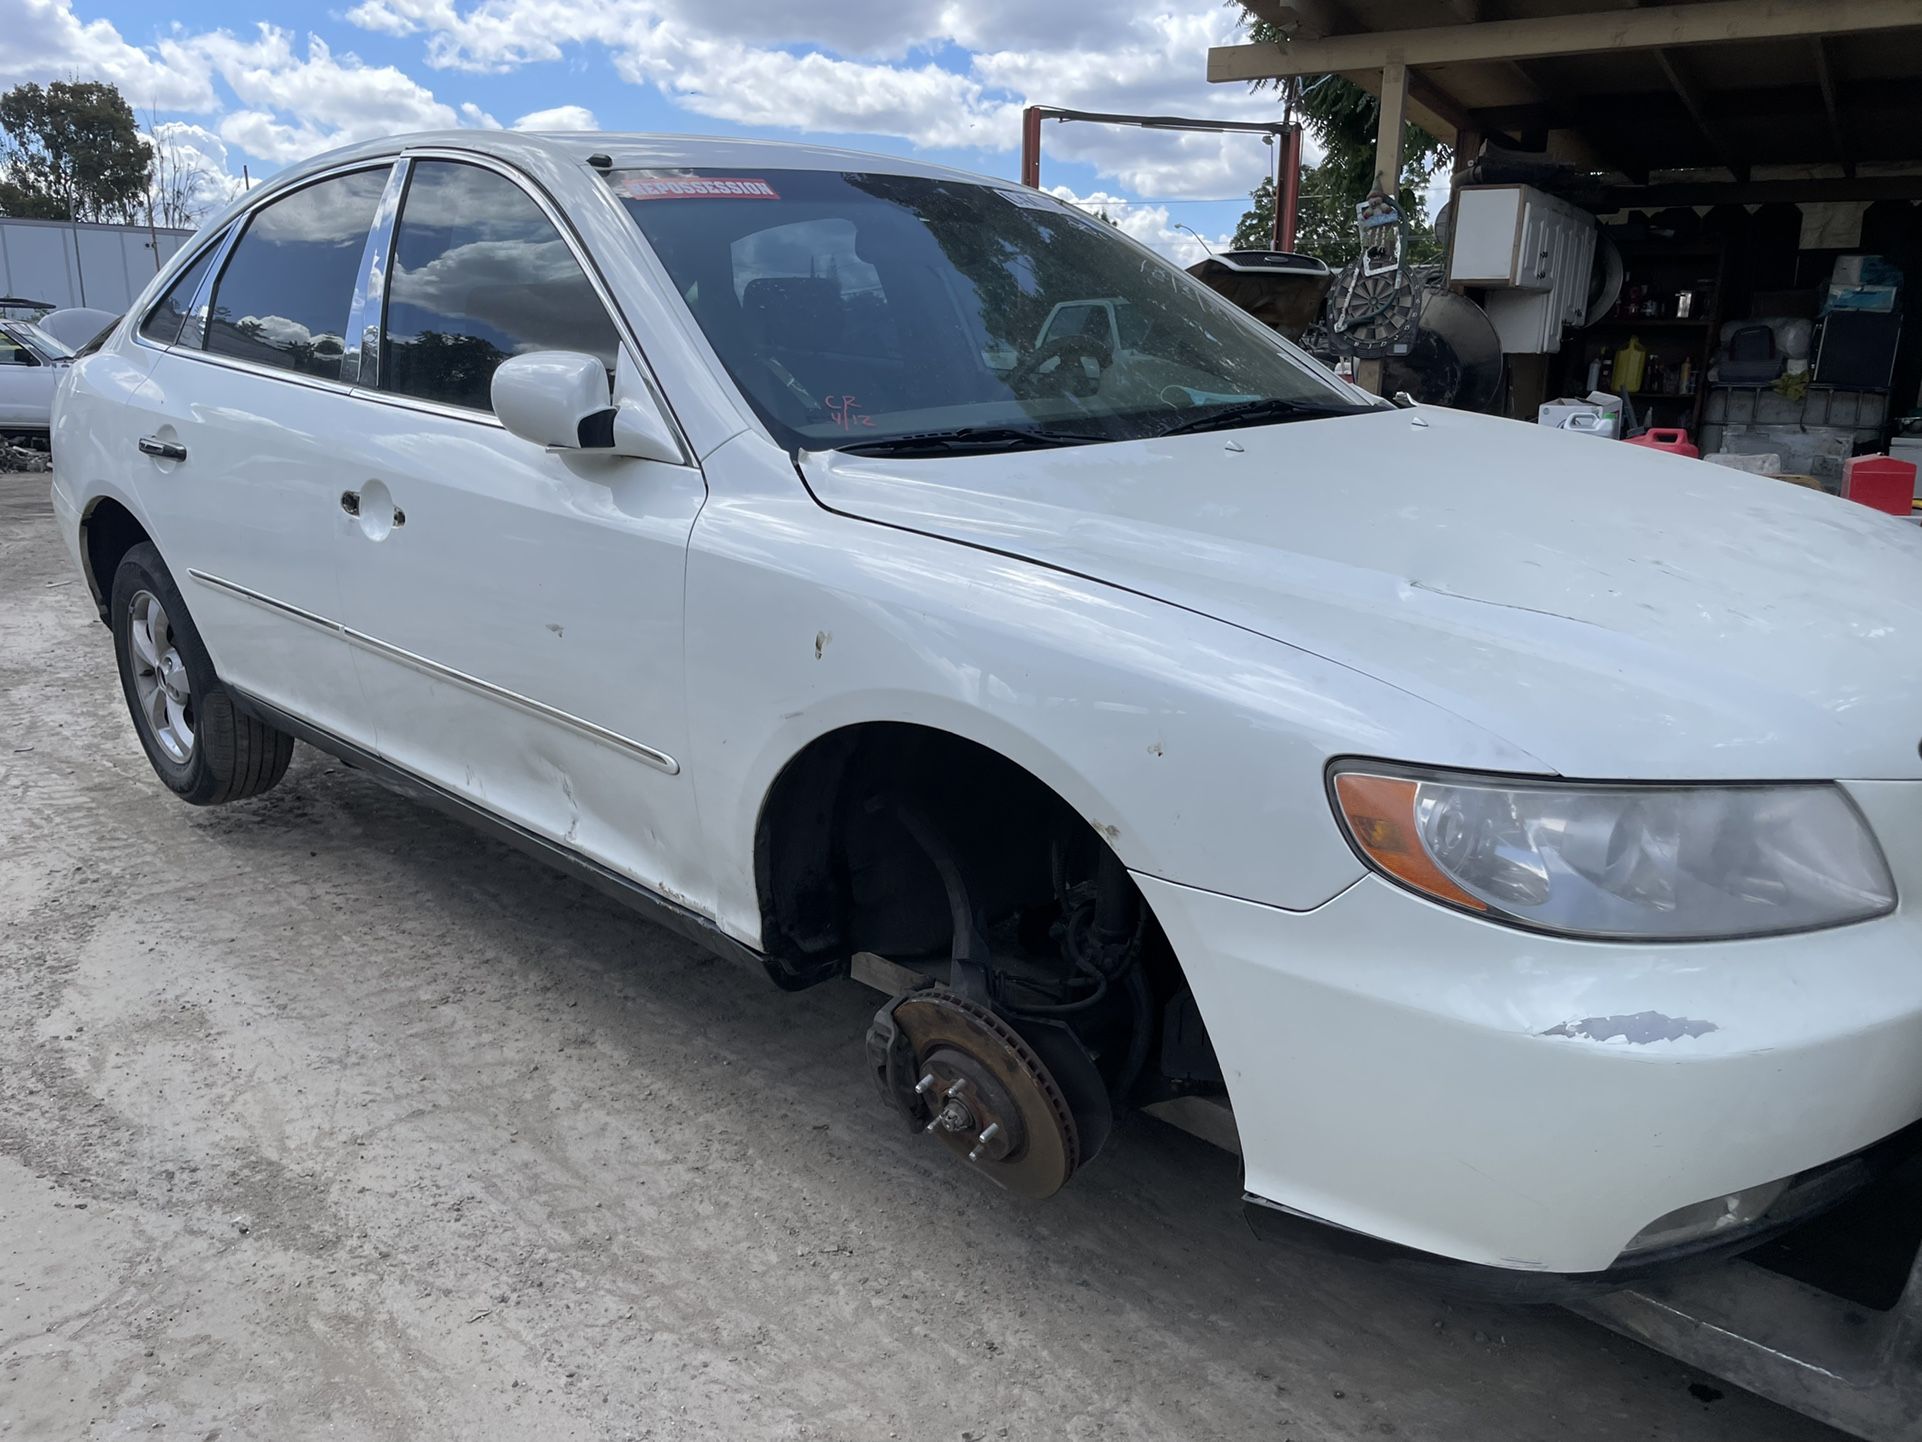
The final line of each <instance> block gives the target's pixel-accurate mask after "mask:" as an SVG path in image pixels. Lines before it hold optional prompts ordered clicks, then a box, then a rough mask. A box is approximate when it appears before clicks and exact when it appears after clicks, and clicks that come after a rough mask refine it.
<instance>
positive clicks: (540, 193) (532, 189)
mask: <svg viewBox="0 0 1922 1442" xmlns="http://www.w3.org/2000/svg"><path fill="white" fill-rule="evenodd" d="M402 158H403V159H408V160H451V161H454V162H456V163H458V164H462V165H477V166H479V167H481V168H482V169H483V170H491V171H493V172H494V173H495V174H497V175H501V176H505V177H506V178H507V179H508V180H509V181H510V182H512V183H513V184H514V185H517V186H519V187H520V189H521V190H522V191H523V192H525V193H526V194H527V196H528V197H529V198H530V199H532V200H533V202H534V204H535V205H536V206H538V207H539V208H540V211H541V213H542V214H543V215H545V216H546V217H547V220H548V223H549V224H551V225H552V226H553V227H554V229H555V231H556V233H558V234H559V236H560V238H561V242H562V243H563V244H564V245H566V247H567V249H568V253H569V254H570V255H572V256H573V257H574V261H575V263H576V264H577V265H579V266H580V268H581V273H582V274H583V275H585V276H586V277H587V283H588V284H589V285H591V286H592V287H593V288H594V294H595V295H596V296H598V297H599V298H600V302H601V307H602V309H604V310H605V311H606V312H607V314H608V317H609V318H610V319H611V320H612V321H613V322H614V330H615V333H616V335H617V336H618V338H619V339H620V340H621V341H622V342H624V343H625V344H626V346H627V349H628V351H629V353H630V355H631V356H632V358H633V360H634V373H635V374H636V375H637V376H639V377H640V381H641V384H642V385H644V386H646V387H647V390H648V394H649V395H650V396H652V397H653V400H654V403H655V404H656V405H658V406H659V407H660V408H661V414H662V415H664V416H666V417H667V421H668V424H669V425H670V426H671V427H673V430H674V440H675V443H676V444H677V445H678V446H679V447H680V451H681V461H680V463H681V464H682V465H684V466H693V465H695V464H696V462H695V458H694V447H693V446H692V445H691V444H690V443H689V441H688V438H687V432H686V431H685V430H684V429H683V428H682V426H681V418H680V417H679V416H677V415H676V414H675V413H674V407H673V406H672V405H671V404H670V403H669V402H668V399H667V392H666V390H664V389H663V388H662V386H661V383H660V377H658V376H657V375H655V373H654V367H653V366H652V365H651V364H650V363H649V361H648V359H647V351H646V350H645V349H644V348H643V347H642V345H641V340H640V335H639V333H638V332H637V331H636V330H635V329H634V327H633V326H632V325H631V324H630V323H629V322H628V319H627V313H626V312H625V311H623V310H622V309H621V306H620V302H619V301H618V300H617V299H615V296H614V292H613V289H612V287H610V286H609V285H608V283H607V279H606V277H604V276H603V275H602V274H601V269H600V267H599V266H598V265H597V264H595V262H594V257H593V254H592V253H591V252H590V251H589V250H588V248H587V246H586V244H585V243H584V242H583V241H582V240H581V237H580V232H579V231H577V230H576V229H575V228H574V222H573V221H572V220H570V219H569V218H568V216H567V214H566V213H565V212H564V211H562V209H561V208H560V207H559V206H558V205H556V204H555V203H554V200H553V197H551V196H550V195H548V193H547V191H546V190H545V189H544V188H543V187H542V186H541V185H540V183H539V182H538V181H536V180H534V178H533V177H532V176H530V175H528V174H527V173H526V172H525V171H522V170H519V169H516V168H515V167H514V166H513V165H511V164H509V163H508V162H507V161H504V160H501V159H499V158H498V157H496V156H492V155H487V154H483V153H482V152H480V151H477V150H458V149H455V148H454V147H452V146H447V145H428V146H420V147H410V148H409V149H407V150H406V151H404V152H403V153H402ZM396 228H398V224H397V226H396ZM449 410H450V411H452V412H454V413H456V414H460V415H464V416H469V417H472V416H475V415H478V414H481V413H480V412H476V411H470V410H467V409H465V408H464V407H449Z"/></svg>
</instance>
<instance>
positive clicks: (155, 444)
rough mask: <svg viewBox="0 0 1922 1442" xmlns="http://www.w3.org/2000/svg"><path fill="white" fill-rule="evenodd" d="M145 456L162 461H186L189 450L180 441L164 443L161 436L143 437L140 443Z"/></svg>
mask: <svg viewBox="0 0 1922 1442" xmlns="http://www.w3.org/2000/svg"><path fill="white" fill-rule="evenodd" d="M138 444H139V446H140V453H141V454H142V455H143V456H152V457H154V458H155V459H156V460H162V461H184V460H186V459H187V448H186V447H185V446H183V445H181V444H180V442H179V441H163V440H161V439H160V437H159V436H142V437H141V438H140V440H139V442H138Z"/></svg>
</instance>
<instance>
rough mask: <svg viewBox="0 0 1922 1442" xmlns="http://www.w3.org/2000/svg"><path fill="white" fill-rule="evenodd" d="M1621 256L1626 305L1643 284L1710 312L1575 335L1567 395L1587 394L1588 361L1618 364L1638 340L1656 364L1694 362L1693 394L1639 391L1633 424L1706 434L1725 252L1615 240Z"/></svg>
mask: <svg viewBox="0 0 1922 1442" xmlns="http://www.w3.org/2000/svg"><path fill="white" fill-rule="evenodd" d="M1612 238H1613V239H1614V240H1615V244H1616V247H1617V248H1618V249H1619V250H1620V251H1621V253H1622V266H1623V269H1624V271H1625V272H1626V278H1625V280H1624V282H1623V287H1622V292H1623V297H1624V303H1625V302H1626V297H1627V294H1628V291H1629V288H1630V287H1631V286H1634V285H1645V286H1647V287H1648V288H1649V290H1650V292H1651V293H1652V294H1653V295H1655V296H1657V297H1660V298H1661V300H1662V301H1663V303H1664V304H1667V303H1671V302H1672V300H1673V297H1674V296H1675V294H1676V292H1678V291H1684V290H1688V291H1694V292H1695V294H1696V302H1697V304H1700V305H1706V306H1707V307H1708V309H1707V311H1706V313H1705V314H1702V315H1691V316H1674V315H1668V316H1663V315H1655V316H1630V315H1620V316H1618V315H1606V316H1603V317H1601V318H1600V319H1599V320H1596V321H1594V322H1592V323H1591V324H1590V325H1588V326H1586V327H1584V328H1583V329H1581V330H1579V331H1575V332H1573V333H1571V334H1570V336H1569V337H1568V339H1567V341H1566V342H1565V343H1564V345H1563V347H1562V355H1563V357H1564V361H1563V369H1562V373H1561V381H1560V385H1561V389H1560V391H1559V392H1558V393H1559V394H1562V395H1586V394H1587V393H1588V387H1587V385H1586V384H1585V382H1586V380H1587V376H1588V367H1589V363H1590V362H1591V361H1593V360H1594V359H1596V357H1598V356H1605V357H1608V358H1610V359H1611V360H1612V359H1613V357H1614V355H1615V353H1616V352H1617V351H1618V350H1620V349H1621V348H1622V347H1623V346H1624V345H1626V344H1627V343H1628V340H1629V337H1630V336H1639V337H1640V338H1641V341H1642V344H1643V345H1644V346H1645V347H1646V348H1647V350H1648V354H1649V358H1650V360H1651V361H1655V360H1660V361H1662V362H1664V363H1666V364H1667V365H1670V366H1673V367H1679V366H1680V365H1681V363H1682V361H1683V360H1688V361H1689V362H1690V363H1691V370H1692V375H1691V377H1690V381H1691V389H1689V390H1688V391H1686V392H1682V391H1671V390H1659V391H1658V390H1649V389H1642V390H1635V391H1630V392H1629V393H1628V398H1629V400H1630V402H1631V403H1632V404H1633V405H1634V407H1635V413H1636V414H1635V419H1636V421H1637V422H1638V423H1639V424H1641V425H1644V426H1649V425H1664V426H1676V425H1679V426H1682V427H1684V428H1685V429H1687V430H1688V431H1689V432H1690V433H1691V434H1699V433H1700V431H1701V429H1702V407H1703V403H1704V399H1705V397H1706V396H1707V394H1708V367H1709V362H1710V360H1711V359H1712V358H1713V357H1714V353H1715V339H1716V336H1717V335H1718V334H1719V333H1720V331H1721V325H1722V311H1721V306H1722V300H1723V296H1724V294H1725V293H1726V291H1727V284H1726V282H1727V276H1726V274H1725V272H1726V265H1725V260H1724V252H1723V250H1722V248H1721V247H1720V246H1717V245H1710V244H1706V243H1704V242H1701V241H1690V242H1685V243H1680V244H1673V243H1669V242H1665V241H1661V240H1654V239H1650V240H1628V239H1624V238H1622V237H1621V236H1615V237H1612Z"/></svg>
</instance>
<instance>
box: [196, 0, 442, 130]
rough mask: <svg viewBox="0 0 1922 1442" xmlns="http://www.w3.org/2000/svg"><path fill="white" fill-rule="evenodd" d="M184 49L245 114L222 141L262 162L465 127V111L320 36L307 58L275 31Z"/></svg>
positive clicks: (228, 121)
mask: <svg viewBox="0 0 1922 1442" xmlns="http://www.w3.org/2000/svg"><path fill="white" fill-rule="evenodd" d="M184 48H186V49H187V50H188V51H190V52H191V53H192V54H194V55H195V56H197V57H199V58H200V59H201V60H203V61H204V62H205V63H206V64H207V65H208V66H210V67H211V68H212V69H213V70H214V71H215V72H216V73H217V74H218V75H219V76H220V78H221V80H223V81H224V82H226V85H227V87H228V89H230V90H232V91H233V93H234V96H235V98H236V99H237V100H239V101H240V103H241V106H242V107H243V108H242V109H240V110H238V111H236V112H234V113H232V114H230V115H228V116H226V117H224V118H223V119H222V120H221V122H220V133H221V135H222V137H224V138H225V139H227V140H228V141H230V142H233V143H235V144H238V145H240V146H241V147H242V148H244V149H245V150H246V151H247V152H248V153H249V154H252V155H258V156H260V157H261V158H262V159H266V160H273V161H278V162H281V163H283V164H284V163H287V162H291V161H295V160H300V159H304V158H305V157H306V156H309V155H312V154H314V153H315V152H316V151H320V150H326V149H329V148H331V147H332V146H336V145H345V144H348V143H350V142H352V141H356V140H369V139H372V138H373V137H375V136H379V135H391V134H393V133H395V132H396V131H406V130H441V129H451V128H452V127H454V126H456V125H458V124H459V123H460V114H459V112H458V111H456V110H455V109H454V108H453V107H452V106H450V105H446V104H444V103H442V102H441V101H439V100H436V99H435V98H434V93H433V92H432V91H431V90H429V89H427V88H426V87H425V86H423V85H421V84H419V83H418V82H417V81H415V80H413V79H411V78H409V77H408V76H406V75H404V74H402V73H401V72H400V71H399V70H397V69H395V68H394V67H393V66H391V65H365V64H362V63H361V61H360V59H359V58H358V57H357V56H355V55H352V54H344V55H341V56H338V57H336V56H335V54H334V52H333V50H332V48H331V47H330V46H329V45H328V44H327V42H326V41H324V40H322V39H321V38H320V37H319V36H317V35H310V36H308V37H307V45H306V50H305V53H304V54H303V53H302V52H301V51H299V50H297V49H296V48H295V43H294V36H293V34H292V32H291V31H287V30H282V29H280V28H279V27H278V26H273V25H262V26H261V27H260V30H259V34H258V35H257V36H256V37H255V38H253V39H251V40H242V39H240V38H238V37H236V36H234V35H231V34H229V33H227V32H226V31H221V30H216V31H212V32H210V33H208V34H204V35H200V36H197V37H195V38H194V39H193V40H191V41H188V42H185V43H184ZM283 117H285V118H283Z"/></svg>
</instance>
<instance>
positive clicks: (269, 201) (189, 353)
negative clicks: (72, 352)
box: [134, 155, 395, 392]
mask: <svg viewBox="0 0 1922 1442" xmlns="http://www.w3.org/2000/svg"><path fill="white" fill-rule="evenodd" d="M394 162H395V157H394V156H391V155H389V156H385V157H363V158H361V159H358V160H350V161H343V162H342V163H341V164H339V165H334V166H329V167H328V168H327V169H326V170H322V171H318V172H316V173H315V174H313V175H306V176H302V177H301V178H300V180H299V181H298V182H297V183H295V184H292V185H285V186H280V187H278V188H276V189H274V190H273V191H271V192H269V193H266V194H263V195H261V197H260V199H259V200H257V201H254V202H253V203H251V204H250V205H249V206H248V207H247V208H246V209H245V210H243V211H241V212H240V213H239V214H238V215H236V216H235V217H234V218H233V219H232V220H231V221H230V222H228V225H227V228H226V230H225V232H224V233H223V235H222V238H221V240H220V241H219V242H218V246H219V250H218V253H217V254H216V255H215V256H214V263H213V264H212V265H210V266H208V267H207V274H206V275H205V276H203V277H202V278H201V282H200V289H199V290H198V291H196V292H195V293H194V308H193V310H192V311H191V312H189V314H188V316H187V319H186V321H185V323H184V324H183V325H182V326H181V328H180V338H179V339H178V340H176V341H174V342H173V344H171V345H165V346H161V345H155V343H154V342H152V341H146V340H141V338H140V327H139V326H138V324H136V325H135V326H134V339H135V340H136V341H139V343H140V344H142V345H146V346H149V347H152V348H153V349H156V350H161V351H165V352H166V353H168V354H169V355H173V354H179V355H183V356H185V357H187V358H189V359H192V360H196V361H206V362H209V363H211V364H214V365H224V366H227V367H229V368H230V369H234V370H243V371H247V372H249V373H251V374H255V375H268V376H277V377H280V378H281V379H284V380H291V381H296V382H299V383H301V384H305V385H319V386H321V387H323V388H325V389H328V390H338V391H342V392H345V391H347V390H348V389H350V388H349V387H346V386H343V385H341V384H340V382H339V381H338V380H336V379H329V378H328V377H326V376H314V375H308V374H306V373H305V372H304V371H295V370H289V369H287V368H286V367H284V366H269V365H260V364H258V363H256V362H252V361H245V360H241V359H240V358H239V357H237V356H227V355H221V354H220V353H218V352H217V351H210V350H208V349H206V344H207V317H208V312H209V307H210V306H211V305H212V304H213V293H214V289H215V287H217V286H218V285H219V284H220V282H221V280H222V279H223V278H224V277H225V275H226V273H227V262H228V261H229V260H231V259H232V258H233V253H234V247H235V246H237V245H238V244H240V241H241V238H242V237H243V236H244V235H246V233H247V231H248V229H249V228H250V227H251V226H252V225H253V222H254V217H255V216H257V215H259V214H260V212H261V211H263V210H265V209H266V208H267V207H268V206H270V205H273V204H275V203H276V202H277V201H281V200H285V199H286V198H287V197H288V196H290V195H294V194H297V193H298V192H300V191H303V190H306V189H307V188H308V187H309V186H314V185H319V184H320V183H321V182H322V181H326V180H336V179H338V178H339V177H341V176H343V175H352V174H354V173H356V172H358V171H363V170H380V169H383V168H385V169H387V170H389V171H390V172H391V170H392V169H393V166H394ZM385 198H386V193H385V191H383V192H382V199H385ZM379 214H380V212H379V208H378V206H377V207H376V208H375V219H376V220H378V219H379ZM371 228H372V227H371V226H370V227H369V229H370V230H371ZM364 250H365V247H364V246H363V253H364ZM204 253H205V250H204V249H203V250H201V251H196V252H195V258H196V259H198V258H199V256H200V255H202V254H204ZM188 263H189V264H192V262H191V261H190V262H188ZM351 311H352V305H351V302H350V303H349V313H350V318H351ZM189 334H191V335H192V337H193V341H192V344H189V343H188V336H189ZM345 339H346V337H345V335H344V334H343V336H342V341H343V345H344V343H345Z"/></svg>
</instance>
